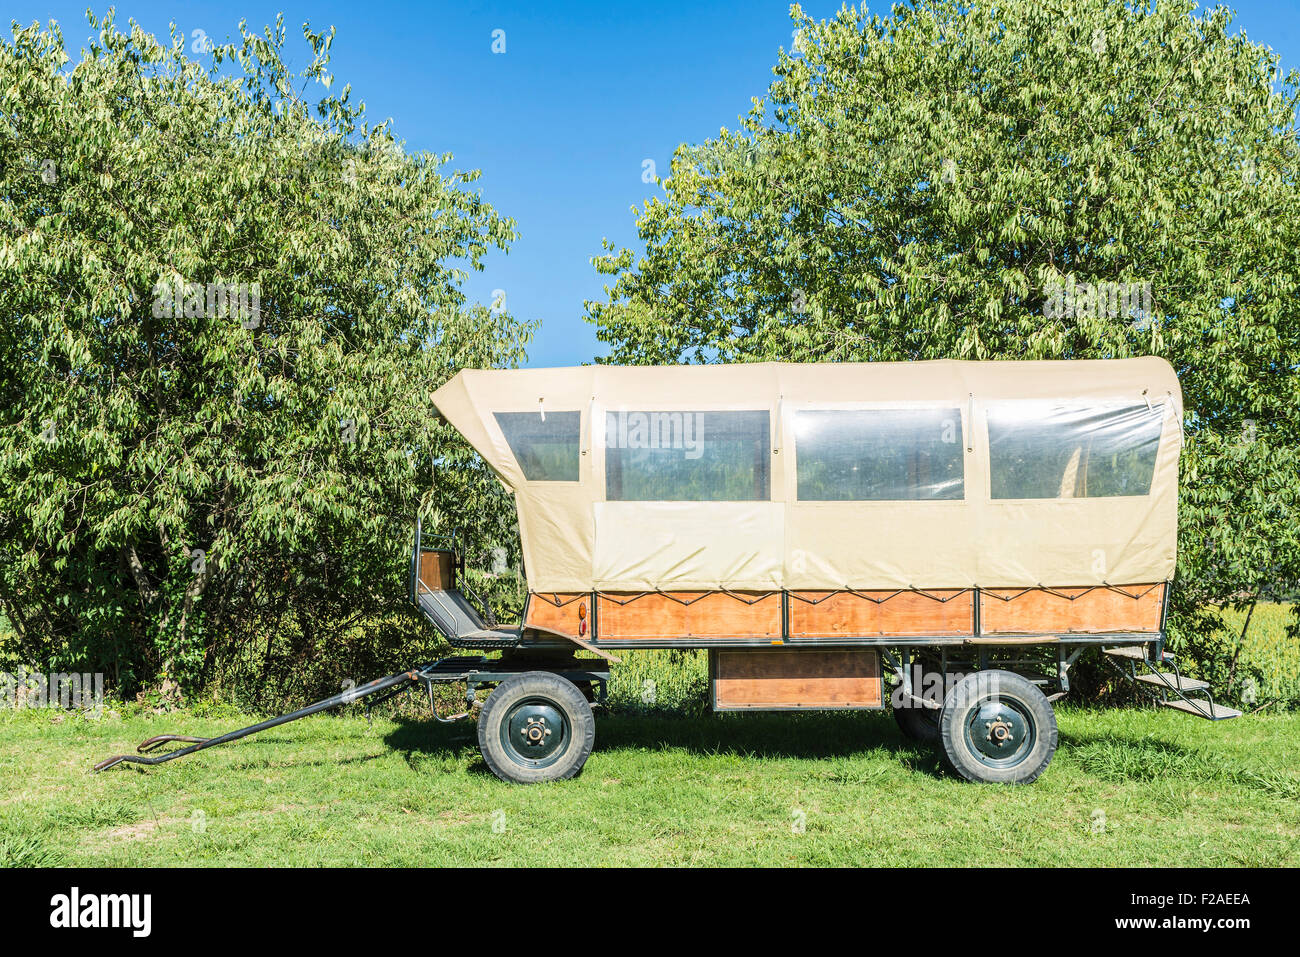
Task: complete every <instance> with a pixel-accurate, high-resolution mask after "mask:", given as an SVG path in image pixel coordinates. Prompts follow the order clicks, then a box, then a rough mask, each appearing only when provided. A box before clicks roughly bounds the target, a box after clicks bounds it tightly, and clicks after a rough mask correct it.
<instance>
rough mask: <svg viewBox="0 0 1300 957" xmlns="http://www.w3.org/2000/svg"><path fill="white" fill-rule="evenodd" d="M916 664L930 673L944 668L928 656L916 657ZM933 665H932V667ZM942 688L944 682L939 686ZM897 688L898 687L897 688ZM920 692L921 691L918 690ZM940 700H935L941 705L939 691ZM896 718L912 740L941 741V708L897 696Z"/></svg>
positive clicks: (904, 735)
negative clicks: (925, 657) (923, 657)
mask: <svg viewBox="0 0 1300 957" xmlns="http://www.w3.org/2000/svg"><path fill="white" fill-rule="evenodd" d="M916 664H917V665H922V666H923V667H926V670H927V672H928V673H929V674H935V673H940V672H941V671H942V669H941V668H940V667H938V666H937V664H936V663H935V662H934V661H932V660H930V659H929V658H927V659H926V660H925V661H924V662H923V661H922V659H921V656H920V655H918V656H917V658H916ZM931 666H932V667H931ZM939 687H940V688H941V689H942V687H943V686H942V684H940V686H939ZM895 690H897V689H895ZM918 693H919V692H918ZM939 698H940V700H939V701H936V702H934V703H935V704H936V705H941V704H942V703H943V702H942V698H943V693H942V691H940V693H939ZM894 700H895V704H894V707H893V708H892V709H891V710H892V711H893V712H894V720H895V721H896V722H897V723H898V730H900V731H902V732H903V737H905V738H908V739H909V740H912V741H919V742H920V743H921V744H938V743H939V708H938V707H934V708H927V707H925V706H923V705H922V704H921V703H920V702H919V701H902V700H901V699H900V698H895V699H894Z"/></svg>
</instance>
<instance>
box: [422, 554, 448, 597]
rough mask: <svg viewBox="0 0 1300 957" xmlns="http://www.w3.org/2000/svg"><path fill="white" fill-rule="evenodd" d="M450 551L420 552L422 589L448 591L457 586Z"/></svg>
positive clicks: (423, 590)
mask: <svg viewBox="0 0 1300 957" xmlns="http://www.w3.org/2000/svg"><path fill="white" fill-rule="evenodd" d="M454 575H455V569H454V567H453V565H452V560H451V552H449V551H421V552H420V591H421V592H425V591H446V590H448V589H451V588H455V587H456V582H455V578H454Z"/></svg>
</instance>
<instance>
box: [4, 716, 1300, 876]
mask: <svg viewBox="0 0 1300 957" xmlns="http://www.w3.org/2000/svg"><path fill="white" fill-rule="evenodd" d="M354 707H355V706H354ZM1058 714H1059V720H1060V727H1061V749H1060V751H1059V752H1058V753H1057V756H1056V759H1055V761H1054V762H1053V764H1052V765H1051V767H1050V768H1048V770H1047V772H1046V773H1045V774H1044V775H1043V777H1042V778H1040V779H1039V781H1038V782H1036V783H1035V784H1033V785H1030V786H1028V787H1022V788H1015V789H1008V788H1003V787H997V786H992V785H972V784H966V783H962V782H959V781H957V780H955V779H954V778H952V777H950V776H948V775H946V774H945V773H943V772H942V770H941V769H940V764H939V761H938V759H937V757H936V755H935V754H934V752H932V751H930V750H929V749H927V748H924V747H920V746H916V745H913V744H911V743H909V742H907V741H906V740H904V739H903V738H902V737H901V736H900V735H899V734H898V732H897V731H896V729H895V726H894V722H893V720H892V718H891V717H890V716H889V715H888V714H887V713H855V714H750V715H723V716H712V717H664V716H658V715H654V714H649V715H642V716H638V715H634V714H627V715H607V716H600V717H598V718H597V734H596V750H595V752H594V753H593V754H592V756H591V759H590V760H589V761H588V763H587V766H586V769H585V771H584V772H583V774H582V775H581V776H580V777H579V778H577V779H576V780H572V781H567V782H563V783H560V784H553V785H544V786H538V787H531V788H524V787H517V786H510V785H507V784H504V783H502V782H500V781H498V780H497V779H496V778H494V777H492V776H491V774H490V773H488V772H487V770H486V768H485V767H484V765H483V763H482V760H481V759H480V758H479V756H478V752H477V748H476V745H475V740H474V726H473V724H471V723H461V724H457V725H451V726H445V725H438V724H434V723H432V722H423V721H415V720H407V719H401V718H393V717H390V718H383V719H381V718H379V717H376V719H375V721H374V724H373V726H367V724H366V722H365V720H364V719H363V718H361V717H359V716H354V715H345V716H318V717H314V718H309V719H306V720H304V721H301V722H298V723H296V724H292V725H288V726H285V727H282V728H276V729H273V730H271V731H268V732H265V733H264V734H262V735H259V736H255V737H253V738H249V739H247V740H245V741H242V742H239V743H237V744H235V745H231V746H228V747H223V748H214V749H212V750H210V751H207V752H204V753H202V754H198V755H194V756H192V757H188V758H183V759H181V760H179V761H176V762H174V763H171V764H167V765H164V766H162V767H158V768H153V769H147V770H144V769H137V768H131V767H120V768H117V769H114V770H112V771H109V772H107V773H104V774H98V775H95V774H92V773H90V766H91V765H92V764H93V763H94V762H95V761H97V760H99V759H101V758H103V757H105V756H107V755H109V754H113V753H118V752H120V751H122V750H127V749H129V748H131V747H132V746H134V744H135V743H136V742H138V741H140V740H142V739H143V738H146V737H149V736H151V735H154V734H158V733H160V732H162V731H164V730H167V731H176V732H180V733H185V734H195V735H209V734H214V733H219V732H222V731H225V730H229V729H230V728H233V727H236V726H238V725H239V724H240V723H241V722H242V719H240V718H238V717H237V716H233V715H231V716H223V717H221V718H216V717H196V716H194V715H187V714H179V715H142V714H137V715H135V716H128V717H117V716H115V715H113V714H111V713H107V714H105V715H104V716H102V717H100V718H99V719H97V720H92V719H89V718H86V717H81V716H77V715H71V714H69V715H63V714H53V713H51V712H48V711H36V710H30V711H7V712H0V780H3V781H4V787H3V789H0V865H4V866H13V865H24V864H26V865H120V866H148V865H164V864H166V865H234V864H249V865H312V864H320V865H375V866H396V865H456V864H513V865H541V864H551V865H591V864H624V865H662V864H696V865H748V864H754V865H870V866H882V865H883V866H888V865H901V864H915V865H942V864H955V865H995V866H996V865H1007V866H1015V865H1067V866H1068V865H1129V866H1154V865H1212V866H1238V865H1239V866H1264V865H1290V866H1296V865H1297V864H1300V715H1296V714H1283V715H1268V716H1265V715H1259V716H1254V717H1245V718H1241V719H1238V720H1236V721H1229V722H1220V723H1215V724H1212V723H1210V722H1206V721H1202V720H1200V719H1197V718H1193V717H1190V716H1186V715H1180V714H1175V713H1172V712H1168V711H1160V712H1155V711H1151V710H1140V709H1128V710H1105V711H1090V710H1083V709H1077V708H1070V707H1063V708H1060V709H1059V711H1058Z"/></svg>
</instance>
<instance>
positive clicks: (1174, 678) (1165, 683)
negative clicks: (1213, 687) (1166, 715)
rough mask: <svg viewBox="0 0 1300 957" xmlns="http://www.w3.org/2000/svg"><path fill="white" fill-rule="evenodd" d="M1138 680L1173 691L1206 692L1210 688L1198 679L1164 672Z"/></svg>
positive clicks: (1208, 684) (1140, 676)
mask: <svg viewBox="0 0 1300 957" xmlns="http://www.w3.org/2000/svg"><path fill="white" fill-rule="evenodd" d="M1137 680H1138V681H1141V682H1144V683H1145V684H1149V685H1155V686H1156V687H1157V688H1168V689H1170V690H1171V691H1184V692H1186V691H1204V690H1205V689H1206V688H1208V687H1209V686H1210V683H1209V682H1208V681H1201V680H1200V679H1198V678H1184V677H1181V676H1179V675H1170V674H1164V673H1163V672H1157V673H1156V674H1150V675H1138V679H1137Z"/></svg>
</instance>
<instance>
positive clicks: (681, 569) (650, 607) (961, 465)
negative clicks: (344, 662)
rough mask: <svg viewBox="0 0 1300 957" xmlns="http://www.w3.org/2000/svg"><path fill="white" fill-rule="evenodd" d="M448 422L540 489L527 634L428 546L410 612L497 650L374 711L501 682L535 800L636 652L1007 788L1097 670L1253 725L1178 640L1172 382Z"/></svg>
mask: <svg viewBox="0 0 1300 957" xmlns="http://www.w3.org/2000/svg"><path fill="white" fill-rule="evenodd" d="M432 399H433V404H434V406H435V407H436V412H437V414H438V415H440V416H441V417H442V418H444V419H445V420H446V421H447V422H449V423H450V424H451V425H452V426H453V427H455V429H457V430H458V431H459V432H460V434H461V435H463V436H464V437H465V439H466V440H467V441H468V442H469V443H470V444H471V445H472V446H473V447H474V448H475V449H476V450H477V451H478V453H479V454H480V455H482V456H483V459H484V460H485V461H486V462H487V464H488V465H489V466H490V467H491V468H492V469H493V470H494V471H495V473H496V474H497V475H498V476H499V477H500V479H501V481H502V482H503V483H504V484H505V485H506V486H507V487H508V488H509V489H511V490H512V491H513V492H514V496H515V500H516V503H517V506H518V517H519V534H520V542H521V546H522V554H523V562H524V572H525V576H526V579H527V583H528V593H527V600H526V604H525V607H524V610H523V616H522V620H521V621H520V622H519V623H518V624H516V625H514V626H510V627H501V626H499V625H496V624H495V623H494V622H492V619H491V615H490V614H488V613H487V612H486V610H485V609H483V608H482V607H479V606H478V605H477V604H476V602H475V601H474V600H472V596H471V595H470V593H469V590H468V589H467V588H465V587H464V583H463V581H462V580H461V579H462V576H461V575H460V572H461V571H462V562H463V556H462V555H461V554H460V553H459V551H458V550H457V549H456V548H455V547H454V545H452V544H450V543H448V542H439V541H432V540H430V539H429V538H428V537H426V536H424V535H423V533H422V531H421V530H420V528H419V525H418V524H417V531H416V539H415V544H414V548H413V551H412V555H411V567H410V583H409V597H410V599H411V601H412V602H413V603H414V604H415V606H416V607H417V608H418V609H419V610H420V612H421V613H422V614H423V615H424V616H425V617H426V618H427V619H428V620H429V621H430V622H431V623H432V624H433V625H434V626H435V627H436V628H437V629H438V630H439V631H440V632H441V633H442V634H443V635H444V636H445V637H446V638H447V640H448V641H449V642H450V643H451V644H452V645H453V646H455V647H457V648H460V649H464V650H466V651H469V652H472V654H465V655H457V656H456V657H452V658H447V659H443V660H442V661H438V662H435V663H433V664H431V665H427V666H424V667H421V668H416V669H412V670H411V671H409V672H406V673H403V674H401V675H394V676H391V677H390V678H387V679H381V680H380V681H377V682H374V683H372V684H371V685H367V686H364V687H363V688H362V689H358V692H354V693H352V696H351V697H350V698H348V699H347V700H355V698H356V697H359V696H360V695H361V694H367V695H380V694H391V693H396V691H398V690H402V688H403V687H404V686H407V685H409V684H411V683H422V684H424V685H425V686H426V687H428V688H429V690H430V701H431V703H432V701H433V695H432V688H433V685H434V684H437V683H440V682H452V681H463V682H465V684H466V686H467V696H468V698H469V699H470V701H471V702H473V700H474V695H475V689H477V688H480V687H483V686H488V687H491V688H493V690H492V692H491V694H490V695H489V696H488V697H487V699H486V702H485V703H484V704H483V707H482V710H481V712H480V714H479V717H478V739H479V744H480V748H481V750H482V753H483V756H484V759H485V761H486V762H487V764H488V765H489V766H490V767H491V769H492V770H493V771H494V772H495V773H496V774H498V775H499V776H501V777H502V778H505V779H507V780H512V781H520V782H533V781H545V780H553V779H558V778H565V777H571V776H573V775H575V774H577V773H578V771H579V770H580V769H581V768H582V766H583V764H584V762H585V761H586V759H587V756H588V754H589V753H590V751H591V747H592V743H593V741H594V721H593V713H592V708H591V705H592V703H593V701H595V700H597V699H598V698H599V697H600V695H601V694H602V693H603V689H604V687H605V683H606V681H607V680H608V676H609V667H610V665H611V664H612V663H616V662H617V660H618V659H617V655H618V653H619V652H621V651H625V650H628V649H643V648H692V649H706V650H707V652H708V658H709V680H710V687H711V699H712V705H713V708H714V709H715V710H718V711H757V710H807V709H816V710H823V709H867V710H870V709H884V708H889V709H891V710H892V711H893V713H894V715H895V717H896V719H897V720H898V723H899V726H900V728H901V729H902V730H903V732H904V733H905V734H907V735H909V736H911V737H914V738H917V739H921V740H925V741H929V742H933V743H935V744H937V745H938V746H939V747H940V748H941V750H942V753H943V755H944V757H945V759H946V761H947V763H948V764H949V765H950V766H951V768H952V769H953V770H954V771H955V772H956V773H958V774H960V775H961V776H963V777H965V778H968V779H971V780H980V781H1002V782H1027V781H1031V780H1033V779H1034V778H1035V777H1037V776H1038V775H1039V774H1040V773H1041V772H1042V771H1043V769H1044V768H1045V767H1046V766H1047V764H1048V762H1049V761H1050V760H1051V757H1052V754H1053V752H1054V751H1055V748H1056V744H1057V731H1056V722H1055V718H1054V716H1053V713H1052V708H1051V702H1052V701H1054V700H1057V699H1059V698H1060V697H1062V696H1064V695H1065V694H1067V693H1068V692H1069V689H1070V669H1071V667H1072V665H1073V664H1074V663H1075V661H1076V660H1077V659H1078V657H1079V656H1080V655H1081V654H1082V653H1084V652H1086V651H1088V650H1089V649H1098V650H1099V651H1101V652H1104V653H1105V654H1106V655H1107V656H1108V660H1110V661H1111V662H1112V663H1113V664H1115V665H1116V666H1117V667H1118V668H1119V669H1120V671H1121V672H1122V673H1124V674H1125V675H1126V676H1127V677H1129V678H1130V679H1132V680H1133V681H1134V682H1135V683H1142V684H1144V685H1145V686H1146V687H1147V688H1148V689H1149V690H1152V691H1154V692H1155V693H1156V695H1157V696H1158V698H1159V700H1160V701H1161V702H1162V703H1164V704H1167V705H1169V706H1171V707H1176V708H1180V709H1182V710H1184V711H1187V712H1189V713H1192V714H1196V715H1199V716H1201V717H1205V718H1210V719H1220V718H1227V717H1235V716H1236V715H1237V714H1238V712H1236V711H1233V710H1232V709H1229V708H1225V707H1223V706H1221V705H1218V704H1216V703H1215V702H1214V701H1213V698H1212V697H1211V696H1210V694H1209V689H1208V687H1207V685H1206V684H1205V682H1202V681H1197V680H1194V679H1191V678H1188V677H1185V676H1184V675H1182V674H1181V673H1180V671H1179V670H1178V668H1177V665H1176V663H1175V662H1174V661H1173V660H1172V658H1171V656H1169V654H1168V653H1167V652H1166V650H1165V647H1164V644H1165V617H1166V612H1167V608H1168V602H1169V586H1170V582H1171V579H1172V578H1173V574H1174V564H1175V554H1176V545H1177V515H1178V458H1179V451H1180V448H1181V444H1182V417H1183V410H1182V395H1181V391H1180V389H1179V385H1178V380H1177V377H1176V376H1175V374H1174V371H1173V369H1172V368H1171V367H1170V366H1169V364H1168V363H1167V362H1165V361H1164V360H1162V359H1158V358H1137V359H1124V360H1095V361H1094V360H1087V361H1084V360H1080V361H1041V362H1037V361H1036V362H1015V361H999V362H965V361H948V360H945V361H934V362H901V363H865V364H852V363H835V364H791V363H754V364H743V365H698V366H671V367H662V366H650V367H617V366H605V365H593V366H583V367H579V368H564V369H509V370H463V371H461V372H459V373H458V374H456V375H455V376H454V377H453V378H452V379H450V380H449V381H448V382H447V383H446V384H445V385H443V386H442V387H441V388H440V389H438V390H437V392H436V393H434V395H433V397H432ZM496 652H500V653H499V654H497V653H496ZM339 703H342V701H341V700H339V699H329V700H327V701H326V702H321V703H320V704H319V705H315V706H313V708H312V709H314V710H321V709H323V708H325V707H333V706H335V705H336V704H339ZM312 709H308V710H307V713H311V710H312ZM435 714H436V711H435ZM296 715H298V713H295V716H296ZM292 717H293V716H285V718H283V719H273V721H274V722H277V723H278V722H280V721H282V720H290V719H291V718H292ZM263 726H271V725H269V724H264V725H263ZM260 727H262V726H255V727H254V729H252V730H258V729H260ZM245 733H251V730H250V729H244V730H243V731H241V732H233V733H232V736H225V737H224V738H223V739H212V740H211V741H209V742H196V743H194V744H193V745H192V746H191V748H187V749H183V750H182V751H179V752H173V753H172V754H170V755H165V756H162V757H158V758H138V757H134V756H132V757H122V756H119V757H118V758H115V759H112V761H118V760H135V761H141V762H145V763H152V762H156V761H159V760H166V759H167V758H169V757H172V756H175V755H176V754H180V753H187V752H188V751H189V750H196V749H199V748H201V747H205V746H208V745H209V744H210V743H220V742H221V741H222V740H233V738H234V737H238V736H242V735H243V734H245ZM145 744H146V745H151V746H156V744H155V743H152V742H146V743H145ZM108 763H111V762H105V764H108Z"/></svg>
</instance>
